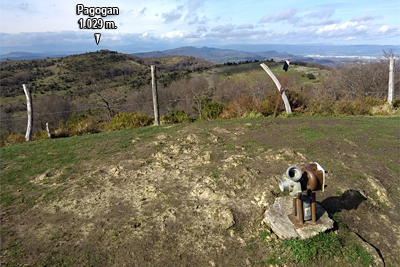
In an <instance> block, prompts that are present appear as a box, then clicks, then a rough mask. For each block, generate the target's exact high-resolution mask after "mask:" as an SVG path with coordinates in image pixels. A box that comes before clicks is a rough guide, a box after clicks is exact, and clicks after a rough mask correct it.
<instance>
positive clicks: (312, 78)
mask: <svg viewBox="0 0 400 267" xmlns="http://www.w3.org/2000/svg"><path fill="white" fill-rule="evenodd" d="M307 78H308V79H309V80H314V79H315V75H314V74H312V73H307Z"/></svg>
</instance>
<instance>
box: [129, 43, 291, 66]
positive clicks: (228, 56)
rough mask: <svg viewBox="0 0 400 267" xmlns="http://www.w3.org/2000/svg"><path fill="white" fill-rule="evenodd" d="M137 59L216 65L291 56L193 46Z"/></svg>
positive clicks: (158, 52)
mask: <svg viewBox="0 0 400 267" xmlns="http://www.w3.org/2000/svg"><path fill="white" fill-rule="evenodd" d="M132 55H134V56H137V57H162V56H181V55H184V56H192V57H199V58H202V59H205V60H208V61H212V62H215V63H225V62H233V61H235V62H238V61H250V60H255V59H258V60H265V59H270V58H290V57H293V55H290V54H288V53H286V52H283V53H279V52H278V51H275V50H272V51H265V52H257V53H254V52H245V51H237V50H233V49H220V48H211V47H202V48H196V47H193V46H185V47H180V48H176V49H170V50H165V51H154V52H145V53H134V54H132Z"/></svg>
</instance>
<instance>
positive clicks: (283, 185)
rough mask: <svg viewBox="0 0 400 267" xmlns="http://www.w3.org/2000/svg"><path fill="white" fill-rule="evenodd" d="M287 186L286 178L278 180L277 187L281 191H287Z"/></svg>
mask: <svg viewBox="0 0 400 267" xmlns="http://www.w3.org/2000/svg"><path fill="white" fill-rule="evenodd" d="M289 188H290V186H289V183H288V181H287V180H285V179H281V180H279V189H280V190H281V192H288V191H289Z"/></svg>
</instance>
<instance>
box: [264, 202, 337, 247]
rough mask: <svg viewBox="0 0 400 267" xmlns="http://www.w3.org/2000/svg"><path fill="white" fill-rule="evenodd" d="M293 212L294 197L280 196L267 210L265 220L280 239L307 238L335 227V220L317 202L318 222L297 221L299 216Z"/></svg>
mask: <svg viewBox="0 0 400 267" xmlns="http://www.w3.org/2000/svg"><path fill="white" fill-rule="evenodd" d="M292 212H293V198H292V197H278V198H276V199H275V202H274V203H273V204H270V206H269V210H267V211H266V212H265V218H264V222H265V223H266V224H268V225H269V226H271V229H272V231H273V232H274V233H275V234H276V235H277V236H278V237H279V238H280V239H292V238H297V237H299V238H301V239H307V238H310V237H313V236H316V235H318V234H319V233H322V232H325V231H326V230H329V229H332V228H333V220H331V219H330V218H329V216H328V213H327V212H326V211H325V209H324V208H323V207H322V206H320V205H319V204H318V203H317V204H316V223H312V222H311V221H306V222H304V224H303V225H301V224H299V223H297V218H293V216H292V215H291V214H292Z"/></svg>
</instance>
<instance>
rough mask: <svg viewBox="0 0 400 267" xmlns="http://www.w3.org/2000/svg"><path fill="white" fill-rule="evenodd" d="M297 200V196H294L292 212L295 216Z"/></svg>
mask: <svg viewBox="0 0 400 267" xmlns="http://www.w3.org/2000/svg"><path fill="white" fill-rule="evenodd" d="M296 201H297V198H293V213H292V215H293V216H297V212H296Z"/></svg>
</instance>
